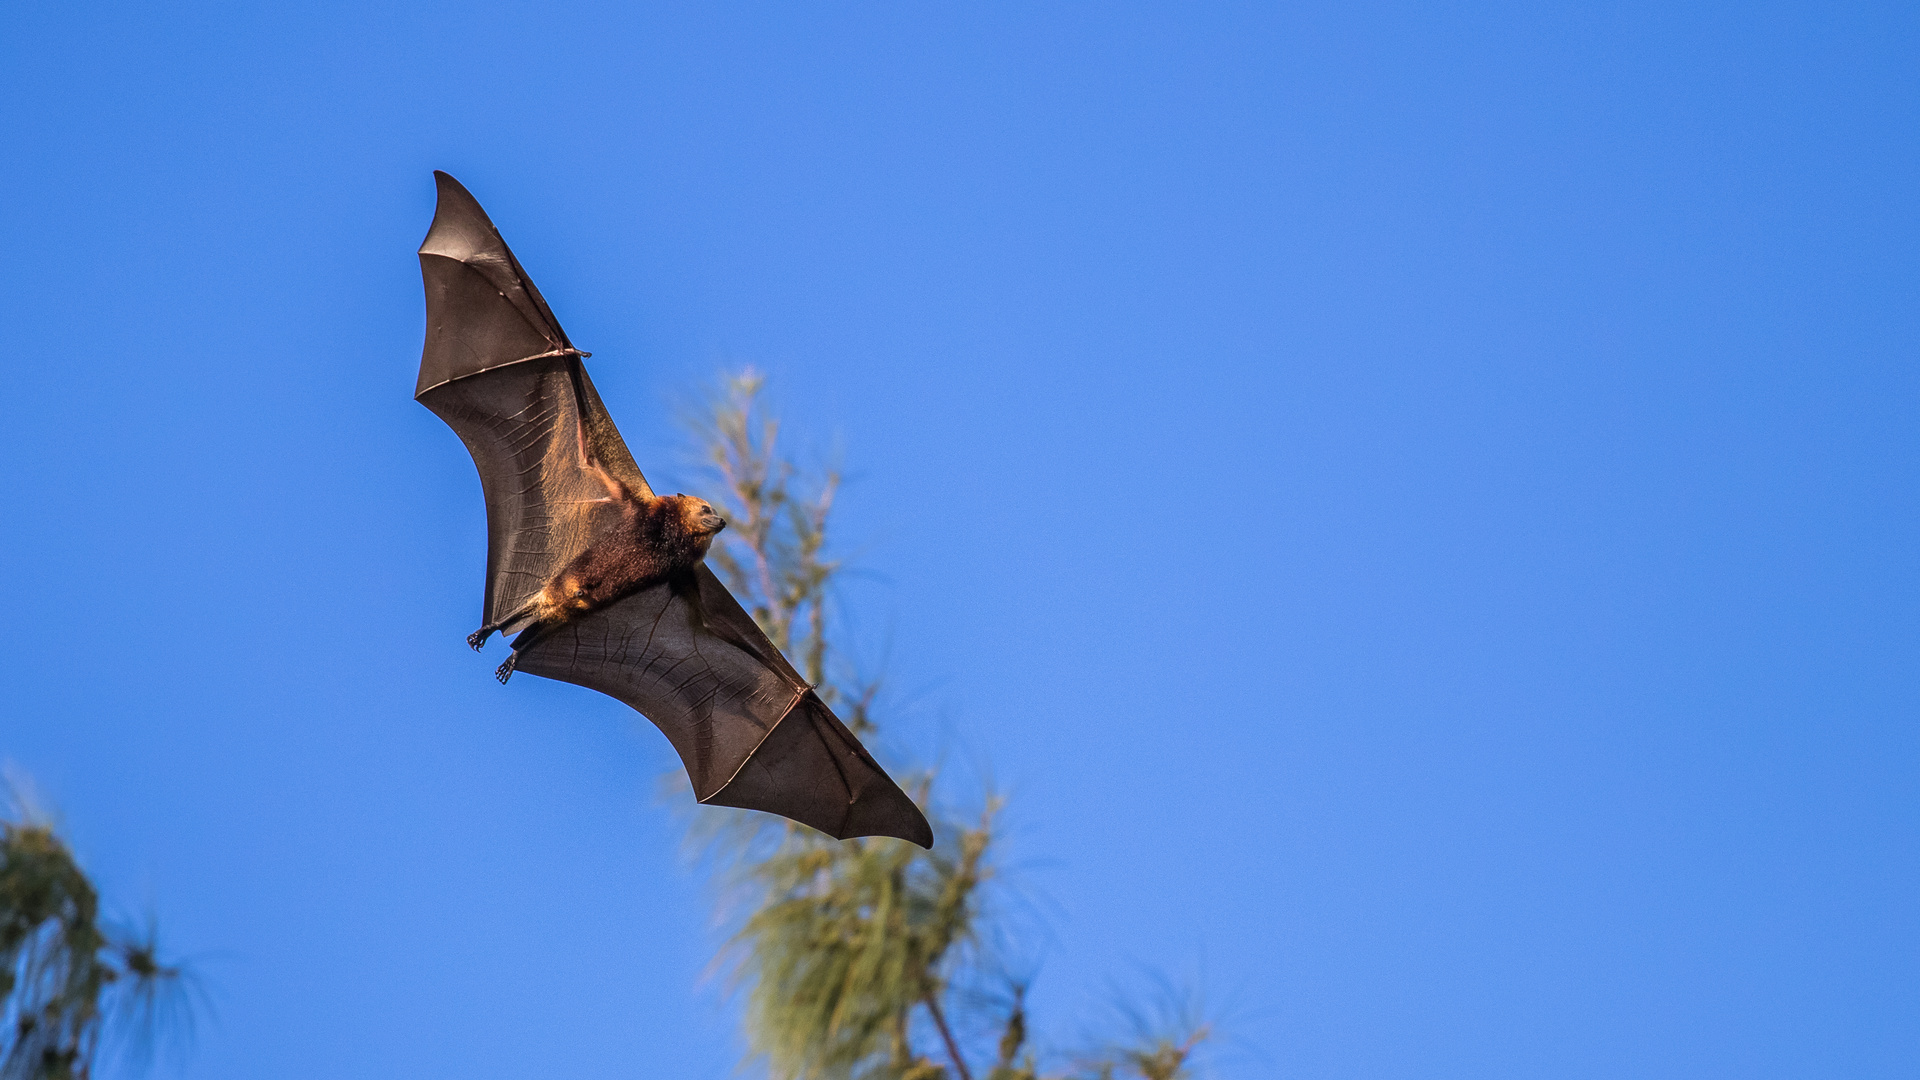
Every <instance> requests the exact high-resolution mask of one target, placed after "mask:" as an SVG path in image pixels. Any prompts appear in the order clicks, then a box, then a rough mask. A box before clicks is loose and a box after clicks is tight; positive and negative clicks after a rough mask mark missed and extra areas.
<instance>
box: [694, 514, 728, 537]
mask: <svg viewBox="0 0 1920 1080" xmlns="http://www.w3.org/2000/svg"><path fill="white" fill-rule="evenodd" d="M726 527H727V519H726V518H723V517H721V516H720V515H719V514H708V515H707V516H706V517H703V518H701V519H700V528H701V529H703V530H705V531H707V532H710V533H717V532H719V531H720V530H721V529H724V528H726Z"/></svg>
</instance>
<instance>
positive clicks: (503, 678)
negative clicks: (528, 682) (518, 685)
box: [493, 656, 513, 686]
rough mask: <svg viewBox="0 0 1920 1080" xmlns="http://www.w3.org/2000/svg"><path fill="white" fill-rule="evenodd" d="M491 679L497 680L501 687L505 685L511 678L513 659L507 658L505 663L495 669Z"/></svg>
mask: <svg viewBox="0 0 1920 1080" xmlns="http://www.w3.org/2000/svg"><path fill="white" fill-rule="evenodd" d="M493 677H494V678H496V679H499V680H500V684H501V685H502V686H504V685H506V682H507V680H508V679H511V678H513V657H511V656H509V657H507V662H506V663H504V664H501V665H500V666H499V667H497V668H495V669H494V671H493Z"/></svg>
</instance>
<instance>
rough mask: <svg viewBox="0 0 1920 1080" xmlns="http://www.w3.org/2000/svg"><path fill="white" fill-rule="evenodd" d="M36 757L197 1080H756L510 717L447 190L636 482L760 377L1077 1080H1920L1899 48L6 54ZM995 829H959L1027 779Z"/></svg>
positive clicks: (1851, 29) (1263, 8)
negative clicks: (466, 403)
mask: <svg viewBox="0 0 1920 1080" xmlns="http://www.w3.org/2000/svg"><path fill="white" fill-rule="evenodd" d="M6 25H7V29H6V32H5V33H4V34H0V61H4V63H0V87H4V93H5V99H4V100H5V102H6V106H7V107H6V108H5V110H4V112H3V113H0V134H3V135H4V139H5V145H6V146H7V147H8V150H7V152H6V153H5V154H4V155H0V192H4V195H5V198H4V199H0V231H3V232H0V234H3V235H4V236H5V239H6V243H5V252H6V255H7V258H6V259H5V262H4V264H0V285H3V286H4V287H3V288H0V305H4V307H5V311H6V315H7V317H6V318H5V319H4V320H3V321H0V326H4V329H3V330H0V343H3V345H0V348H4V364H5V366H4V371H5V373H6V378H7V383H8V387H9V390H10V393H9V396H8V400H9V401H10V403H11V404H10V407H9V408H8V410H7V416H8V419H7V420H6V422H5V423H4V424H0V450H4V452H5V454H6V459H7V460H8V461H10V462H12V467H11V468H9V469H7V470H5V471H4V473H3V474H0V499H4V505H5V506H6V507H7V508H8V509H7V510H6V511H5V512H4V513H3V514H0V565H4V566H5V567H7V571H6V577H5V580H6V583H7V590H8V594H9V596H10V597H11V598H12V600H13V601H14V603H15V604H16V608H15V611H14V618H13V620H12V625H11V630H12V633H11V635H10V639H9V648H8V656H7V660H8V668H9V671H8V677H7V692H6V694H5V698H4V701H0V755H4V756H5V757H6V758H8V759H9V760H11V761H12V762H13V763H15V765H16V766H17V767H18V768H20V769H22V770H24V771H25V772H27V773H30V774H31V775H32V776H33V777H35V778H36V780H37V781H38V783H39V786H40V787H41V789H42V790H43V792H44V793H45V795H46V797H47V798H48V799H49V800H50V801H51V802H52V803H53V804H55V805H56V806H57V807H58V808H59V810H60V812H61V814H62V817H63V820H64V822H65V825H66V827H67V828H68V830H69V832H70V834H71V836H72V837H73V840H74V842H75V844H76V846H77V848H78V850H79V852H80V853H81V855H82V856H83V858H84V859H85V861H86V863H87V865H88V866H89V867H90V868H91V869H92V870H93V871H94V872H95V873H96V874H97V876H98V877H99V878H100V879H101V881H102V883H103V885H104V886H105V887H106V889H107V891H108V893H109V896H110V897H111V898H114V899H115V900H117V901H118V902H119V903H120V905H121V906H122V907H123V908H124V909H126V910H128V911H134V912H137V911H139V910H141V909H142V908H143V907H144V906H146V905H151V906H152V907H153V909H154V910H156V911H157V912H158V914H159V915H160V916H161V918H162V920H163V922H164V925H165V927H166V929H167V931H168V933H169V934H170V935H171V937H172V940H173V942H174V944H175V946H176V947H177V948H178V949H180V950H182V951H184V952H187V953H189V954H194V955H198V956H201V957H202V958H203V959H202V967H203V969H204V970H205V972H206V974H207V977H208V980H209V981H210V983H211V984H212V986H213V987H214V989H215V991H216V993H217V996H218V1000H219V1019H218V1021H217V1022H216V1023H214V1024H212V1025H210V1026H208V1027H207V1028H206V1029H205V1030H204V1031H203V1032H202V1035H201V1038H200V1041H199V1050H198V1053H197V1056H196V1057H195V1058H194V1060H193V1065H192V1069H191V1071H192V1074H193V1075H196V1076H202V1077H209V1078H223V1077H234V1078H241V1077H261V1076H273V1077H281V1078H306V1077H314V1078H330V1077H359V1076H370V1075H396V1076H410V1077H461V1078H471V1077H523V1076H532V1075H569V1076H581V1077H603V1076H604V1077H615V1076H645V1077H675V1078H680V1077H685V1078H697V1080H706V1078H719V1077H725V1076H730V1075H734V1074H733V1072H732V1070H733V1068H734V1065H735V1063H736V1061H737V1058H738V1054H739V1046H738V1044H737V1042H736V1041H735V1038H734V1034H733V1021H732V1018H731V1016H730V1014H729V1013H728V1011H727V1007H726V1005H725V1002H724V1001H723V1000H722V996H721V995H720V994H719V992H718V991H717V990H716V988H715V987H714V986H713V984H712V982H711V980H709V981H708V982H706V983H704V984H703V983H702V976H703V972H704V971H705V969H706V965H707V963H708V960H709V957H710V956H711V954H712V952H713V949H714V947H715V945H716V942H717V938H716V935H715V932H714V930H713V928H712V924H711V921H710V917H709V913H708V908H707V894H706V892H705V891H704V885H703V883H702V880H701V878H700V877H699V876H698V875H696V874H695V873H693V872H692V871H690V870H689V869H688V868H687V867H686V865H685V863H684V862H683V861H682V860H681V859H680V858H679V856H678V854H677V846H676V845H677V843H678V837H679V829H680V824H679V822H678V820H677V819H676V818H675V817H674V815H673V813H672V811H671V810H670V809H669V808H667V807H664V806H662V805H660V804H659V803H658V802H657V800H656V798H655V795H654V784H655V778H656V777H657V776H658V775H659V774H660V773H661V772H662V771H663V770H665V769H667V768H669V767H670V766H671V765H672V764H673V758H672V756H671V752H670V750H669V748H668V746H667V744H666V742H665V740H664V739H662V738H661V737H660V736H659V735H658V734H657V733H656V732H654V731H653V730H652V729H651V728H650V727H649V726H648V725H646V724H645V723H644V721H641V720H640V719H639V718H638V717H637V716H636V715H634V714H632V713H631V712H630V711H628V710H626V709H625V708H624V706H621V705H619V704H618V703H617V702H614V701H611V700H610V699H605V698H600V697H597V696H595V695H593V694H591V693H589V692H587V691H585V690H581V689H578V688H575V687H570V686H564V685H559V684H552V683H543V682H542V681H540V680H537V679H531V678H527V679H517V680H515V681H514V682H513V684H512V685H511V686H510V687H508V688H506V689H504V690H503V689H501V688H500V687H499V686H497V685H495V684H494V682H493V681H492V680H491V679H490V678H489V677H488V673H489V672H490V670H491V668H492V666H493V664H494V663H495V662H496V661H497V657H496V658H495V659H487V658H484V657H481V658H477V657H474V656H473V655H472V654H470V653H469V652H468V651H467V650H466V648H465V646H464V644H463V642H462V638H463V636H464V635H465V634H466V633H467V631H469V630H470V629H472V627H473V625H474V624H475V623H476V621H477V618H476V616H477V612H478V607H479V596H480V584H481V580H480V572H481V564H482V559H483V556H484V533H483V526H482V508H481V505H480V499H479V491H478V485H477V483H476V482H475V479H474V475H473V469H472V466H471V464H470V463H469V462H468V460H467V458H466V456H465V455H464V454H463V453H462V451H461V449H460V447H459V444H458V443H457V441H456V440H455V439H454V438H453V436H452V435H451V433H449V432H448V431H446V430H445V429H444V428H443V427H442V426H441V425H440V424H439V422H438V421H437V420H435V419H434V418H433V417H432V416H431V415H430V414H428V413H427V411H426V410H425V409H422V408H420V407H419V406H418V405H415V404H414V403H412V402H411V401H410V400H409V394H410V391H411V388H412V385H413V378H414V371H415V367H416V364H417V362H418V353H419V347H420V338H421V330H422V322H423V317H422V309H421V298H420V285H419V279H418V272H417V264H416V262H415V259H414V254H413V253H414V250H415V248H416V247H417V246H418V244H419V241H420V237H421V236H422V235H423V234H424V232H425V230H426V226H427V222H428V220H429V218H430V216H431V213H432V203H433V184H432V181H431V177H430V170H432V169H435V168H441V169H446V170H448V171H450V172H452V173H453V174H454V175H456V176H457V177H459V178H460V179H461V180H462V181H463V182H464V183H466V184H467V185H468V186H469V187H470V188H471V189H472V190H473V191H474V192H475V194H476V195H477V196H478V197H479V198H480V200H481V202H482V203H483V204H484V205H485V206H486V207H487V209H488V210H489V211H490V212H491V214H492V215H493V217H494V219H495V221H496V222H497V223H498V224H499V225H500V227H501V229H502V231H503V232H504V234H505V235H506V237H507V238H508V240H509V241H510V242H511V243H512V244H513V246H514V248H515V250H516V252H517V253H518V255H519V256H520V258H521V261H522V262H523V263H524V264H525V265H526V267H527V268H528V270H529V271H530V273H531V274H532V275H533V276H534V278H535V280H536V281H537V282H538V283H539V284H540V286H541V288H542V290H543V291H544V292H545V293H546V295H547V296H548V297H549V299H550V300H551V301H552V304H553V307H554V309H555V311H556V312H557V314H558V315H559V317H560V318H561V319H562V320H563V322H564V323H565V325H566V327H567V329H568V331H569V332H570V334H571V335H572V337H573V339H574V340H575V341H576V342H577V343H578V344H579V345H580V346H581V347H582V348H585V349H589V350H591V351H593V352H594V353H595V357H594V359H593V361H592V365H591V366H592V370H593V373H594V377H595V380H596V382H597V383H598V384H599V386H600V388H601V390H602V393H603V395H604V396H605V398H606V399H607V401H608V403H609V405H610V407H611V408H612V410H613V412H614V414H615V416H616V418H617V419H618V420H619V422H620V424H621V427H622V429H623V431H624V432H625V434H626V436H627V438H628V441H629V442H630V443H631V444H632V446H633V449H634V451H635V455H636V457H637V458H638V459H639V461H640V462H641V464H642V467H643V468H645V469H647V471H648V472H649V474H650V475H651V476H653V477H655V478H657V479H658V480H659V481H660V482H661V483H663V484H665V485H667V486H669V488H676V487H679V486H682V485H683V484H688V483H691V482H692V481H691V480H690V479H688V478H689V477H691V476H692V473H691V472H690V470H688V468H687V460H686V457H685V450H684V447H685V440H684V438H683V436H682V435H681V433H680V432H679V431H678V430H677V429H676V428H675V426H674V425H673V423H672V422H671V417H672V410H673V403H674V402H675V401H677V400H682V399H684V398H685V397H686V396H688V395H689V394H691V393H693V392H695V390H696V389H697V388H698V387H699V386H700V385H701V383H702V382H703V380H707V379H709V378H710V377H711V376H712V375H713V374H714V373H716V372H717V371H719V370H722V369H724V368H728V367H737V366H740V365H745V364H752V365H755V366H757V367H759V368H761V369H762V370H764V371H766V372H768V373H769V375H770V376H771V378H772V380H773V393H774V397H775V399H776V401H777V402H778V404H779V405H780V407H781V409H782V411H783V412H784V414H785V415H786V417H787V418H788V425H789V430H790V432H791V433H792V435H793V437H794V438H795V439H796V440H798V442H799V443H801V444H803V445H806V446H808V447H810V448H811V449H812V450H814V451H815V452H817V453H819V454H821V455H831V454H835V453H837V454H838V455H839V456H840V459H841V460H842V461H843V462H844V463H845V465H846V466H847V468H848V469H849V471H850V473H851V475H852V478H853V482H852V484H851V486H850V487H849V489H848V491H847V493H846V495H845V498H844V512H843V515H842V518H841V522H840V527H841V530H842V532H841V536H842V538H843V540H844V542H845V547H844V549H843V550H844V551H845V553H846V554H848V555H849V556H850V557H852V558H853V559H854V560H855V561H856V562H857V564H858V565H859V566H860V567H861V568H862V569H863V576H861V577H860V578H859V579H858V580H857V581H856V582H855V583H854V584H852V585H850V586H849V587H848V589H847V591H846V593H845V595H844V597H843V600H844V602H845V605H846V608H847V610H848V612H849V615H850V617H851V619H852V626H851V633H852V640H853V641H854V642H856V643H857V646H858V649H857V658H858V659H859V660H860V662H861V663H863V664H864V665H866V666H867V667H868V669H869V670H881V669H884V670H885V671H886V672H887V674H888V677H889V680H890V685H891V686H892V687H893V688H894V692H893V698H892V701H891V705H890V707H891V709H892V715H893V717H894V719H893V721H892V722H891V723H890V726H889V728H888V738H887V739H886V743H887V745H886V746H885V747H884V748H883V749H884V752H886V753H890V754H893V755H895V758H894V759H895V760H899V759H900V757H902V756H905V755H907V754H916V755H920V756H936V755H937V756H940V757H942V758H943V759H944V760H946V761H948V762H949V763H950V765H951V768H952V772H953V774H954V777H955V783H956V785H962V784H963V780H962V778H963V777H967V776H971V775H973V774H982V775H988V776H991V778H992V780H993V782H994V783H996V784H998V785H999V786H1000V787H1001V788H1003V789H1004V790H1005V791H1006V792H1008V794H1009V797H1010V801H1011V809H1010V811H1009V814H1008V822H1009V826H1010V829H1011V835H1010V844H1009V848H1008V851H1007V853H1006V854H1007V860H1008V868H1009V877H1010V878H1011V879H1012V880H1014V881H1015V882H1017V884H1018V885H1019V887H1020V888H1021V889H1023V890H1025V892H1026V894H1027V895H1028V896H1030V897H1032V898H1034V899H1032V900H1030V901H1029V902H1027V903H1026V904H1025V906H1024V908H1023V910H1025V911H1027V912H1028V913H1029V914H1031V915H1034V916H1035V917H1037V918H1039V919H1040V920H1041V921H1043V922H1044V924H1045V929H1044V933H1043V934H1040V935H1038V936H1036V937H1035V939H1034V943H1033V944H1032V946H1031V955H1030V956H1027V957H1026V958H1024V959H1023V960H1022V963H1024V964H1025V965H1026V966H1027V968H1028V969H1029V970H1030V971H1031V972H1032V973H1033V974H1034V976H1035V977H1036V979H1037V983H1036V990H1035V1008H1036V1023H1037V1025H1038V1027H1039V1028H1040V1029H1041V1030H1043V1031H1045V1032H1048V1033H1050V1034H1051V1035H1052V1036H1053V1037H1054V1038H1055V1039H1056V1040H1057V1041H1069V1040H1072V1039H1075V1038H1077V1037H1078V1036H1079V1035H1080V1034H1081V1033H1082V1032H1085V1031H1088V1030H1097V1028H1098V1023H1097V1018H1098V1016H1099V1013H1100V1009H1101V1007H1102V1004H1103V1002H1105V1001H1106V1000H1107V998H1108V997H1109V996H1110V991H1109V986H1110V984H1111V983H1112V982H1113V981H1115V980H1118V981H1120V982H1121V983H1123V984H1125V983H1127V982H1129V981H1130V980H1137V979H1139V978H1142V977H1143V976H1141V975H1140V974H1139V973H1140V972H1141V971H1143V970H1148V971H1150V970H1159V971H1164V972H1168V973H1170V974H1171V976H1172V977H1174V978H1176V979H1186V978H1194V979H1198V980H1199V981H1200V982H1201V983H1202V984H1203V986H1204V988H1205V990H1206V992H1207V994H1208V995H1209V996H1211V997H1213V998H1214V999H1216V1000H1219V1001H1221V1002H1224V1003H1227V1004H1229V1005H1230V1006H1231V1009H1230V1012H1231V1015H1232V1024H1231V1026H1232V1029H1233V1031H1234V1033H1235V1035H1236V1036H1237V1042H1236V1043H1235V1045H1234V1046H1233V1047H1232V1048H1231V1053H1229V1054H1228V1055H1226V1056H1225V1057H1223V1058H1222V1059H1221V1061H1220V1062H1219V1066H1218V1069H1217V1072H1216V1074H1215V1075H1218V1076H1222V1077H1253V1076H1287V1077H1298V1078H1302V1080H1307V1078H1313V1080H1318V1078H1348V1077H1352V1078H1361V1077H1403V1078H1455V1077H1458V1078H1463V1080H1464V1078H1474V1080H1485V1078H1488V1077H1516V1078H1518V1077H1539V1076H1555V1077H1595V1078H1600V1077H1606V1078H1613V1077H1619V1076H1642V1077H1675V1078H1679V1077H1687V1078H1698V1077H1718V1076H1725V1077H1741V1078H1772V1077H1806V1076H1848V1077H1862V1078H1867V1077H1895V1076H1902V1077H1904V1076H1911V1075H1913V1072H1914V1070H1915V1069H1916V1067H1920V1028H1917V1027H1916V1025H1915V1022H1914V1016H1915V1011H1916V1008H1917V1007H1920V993H1916V986H1915V979H1914V972H1915V971H1916V969H1917V966H1920V955H1916V954H1917V953H1920V935H1917V934H1916V920H1915V915H1914V902H1913V901H1914V892H1915V886H1916V884H1917V883H1920V865H1917V864H1916V843H1915V842H1916V840H1917V839H1920V802H1917V801H1916V797H1915V771H1916V764H1917V763H1920V757H1917V754H1916V751H1920V736H1917V735H1916V730H1915V725H1914V718H1915V706H1916V704H1920V700H1917V699H1920V682H1917V680H1916V677H1915V674H1914V670H1915V669H1914V663H1913V658H1914V654H1915V646H1916V644H1920V633H1917V631H1920V627H1917V626H1916V619H1915V611H1916V603H1915V602H1916V599H1920V597H1917V596H1916V584H1917V582H1916V574H1915V565H1914V552H1915V550H1916V541H1917V540H1920V535H1916V533H1917V532H1920V520H1917V519H1916V513H1915V511H1916V480H1920V476H1917V475H1916V473H1917V472H1920V439H1916V436H1915V424H1914V416H1915V406H1916V391H1917V390H1920V376H1917V373H1916V369H1915V359H1916V348H1915V346H1916V343H1917V342H1920V318H1917V317H1916V305H1915V298H1916V290H1915V286H1916V284H1917V283H1920V273H1917V272H1916V271H1917V269H1920V268H1917V267H1916V261H1915V256H1914V252H1915V250H1916V240H1917V239H1920V236H1916V233H1917V232H1920V230H1917V229H1916V224H1917V222H1916V211H1915V199H1914V192H1915V191H1916V190H1917V185H1916V181H1920V175H1917V174H1920V169H1917V168H1916V165H1917V164H1920V156H1917V155H1916V140H1915V134H1914V133H1915V132H1916V131H1920V115H1917V114H1920V107H1917V106H1920V93H1916V89H1915V83H1914V81H1913V71H1914V65H1915V62H1916V45H1917V44H1920V12H1916V9H1914V8H1913V7H1912V6H1911V5H1863V4H1851V5H1850V4H1812V3H1800V4H1788V3H1744V4H1714V5H1709V4H1673V3H1661V4H1655V3H1640V4H1615V5H1606V6H1598V5H1558V6H1546V5H1533V4H1493V3H1490V4H1483V5H1474V6H1464V5H1415V4H1390V3H1349V4H1330V3H1299V4H1287V5H1271V4H1263V5H1251V4H1231V3H1221V4H1204V5H1202V4H1101V5H1091V4H1087V5H1070V4H1054V3H1038V4H992V3H985V4H968V5H957V4H931V3H911V4H899V3H896V4H878V3H815V4H805V5H798V4H786V5H780V4H754V3H736V4H678V5H668V4H605V3H600V4H596V3H557V4H547V5H528V4H512V5H508V4H474V5H452V4H438V5H436V4H421V3H406V2H402V3H385V4H378V5H374V4H367V5H354V4H314V5H297V6H296V5H277V6H274V7H271V8H269V7H264V6H260V5H242V4H232V3H229V4H206V3H185V4H169V5H140V6H135V5H100V4H89V3H84V2H80V3H65V4H51V3H42V2H25V3H18V4H15V5H12V6H11V7H10V8H9V9H8V13H7V16H6ZM966 782H971V781H966Z"/></svg>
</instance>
